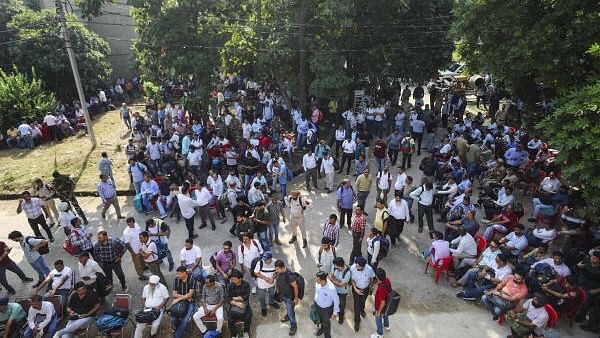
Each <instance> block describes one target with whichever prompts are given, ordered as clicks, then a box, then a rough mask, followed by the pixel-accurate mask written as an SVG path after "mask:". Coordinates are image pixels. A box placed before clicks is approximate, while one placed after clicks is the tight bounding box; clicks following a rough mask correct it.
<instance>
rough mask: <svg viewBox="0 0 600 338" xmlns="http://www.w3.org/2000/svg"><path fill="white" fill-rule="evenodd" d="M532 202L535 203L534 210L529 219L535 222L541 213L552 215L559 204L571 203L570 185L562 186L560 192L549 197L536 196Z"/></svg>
mask: <svg viewBox="0 0 600 338" xmlns="http://www.w3.org/2000/svg"><path fill="white" fill-rule="evenodd" d="M531 203H532V205H533V209H532V210H533V212H532V214H531V218H529V219H528V221H530V222H535V221H536V218H537V217H538V215H539V214H540V213H541V214H542V215H545V216H551V215H553V214H554V212H555V211H556V210H557V208H558V207H559V206H561V205H566V204H568V203H569V187H567V186H561V187H560V188H558V192H556V193H554V194H552V196H551V197H549V198H548V197H534V198H533V199H532V200H531Z"/></svg>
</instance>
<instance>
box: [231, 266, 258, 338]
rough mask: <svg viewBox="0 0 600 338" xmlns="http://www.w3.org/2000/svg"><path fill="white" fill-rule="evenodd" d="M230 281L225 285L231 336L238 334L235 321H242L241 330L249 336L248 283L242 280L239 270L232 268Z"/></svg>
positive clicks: (250, 322) (250, 312) (250, 323)
mask: <svg viewBox="0 0 600 338" xmlns="http://www.w3.org/2000/svg"><path fill="white" fill-rule="evenodd" d="M229 281H230V283H229V286H228V287H227V303H229V305H230V308H229V332H230V334H231V336H232V337H235V336H236V335H238V336H239V334H240V333H241V332H238V328H237V326H236V323H237V322H239V321H243V322H244V329H243V332H244V334H245V337H249V332H250V326H251V325H252V309H251V307H250V303H249V298H250V284H248V282H246V281H245V280H243V274H242V272H241V271H239V270H236V269H233V271H232V272H231V278H230V279H229Z"/></svg>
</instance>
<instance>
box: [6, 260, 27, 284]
mask: <svg viewBox="0 0 600 338" xmlns="http://www.w3.org/2000/svg"><path fill="white" fill-rule="evenodd" d="M6 270H8V271H12V272H14V273H15V274H16V275H17V276H19V278H20V279H21V281H24V280H25V278H27V276H25V273H24V272H23V270H21V268H19V266H18V265H17V263H15V262H13V261H12V260H10V259H9V261H8V264H6V265H5V266H2V267H0V284H1V285H2V286H3V287H4V288H5V289H6V290H9V291H10V290H12V291H14V290H15V289H14V288H13V287H12V286H11V285H10V284H8V281H7V280H6Z"/></svg>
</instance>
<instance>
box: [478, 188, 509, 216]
mask: <svg viewBox="0 0 600 338" xmlns="http://www.w3.org/2000/svg"><path fill="white" fill-rule="evenodd" d="M513 201H514V196H513V188H511V187H507V188H505V189H504V195H500V194H498V198H497V199H496V200H492V201H487V202H485V201H484V203H483V208H484V210H485V216H486V218H487V219H492V218H493V217H494V216H496V215H497V214H499V213H501V212H502V210H503V209H504V208H506V206H507V205H509V204H512V203H513Z"/></svg>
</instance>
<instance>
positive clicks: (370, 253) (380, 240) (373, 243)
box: [367, 228, 390, 270]
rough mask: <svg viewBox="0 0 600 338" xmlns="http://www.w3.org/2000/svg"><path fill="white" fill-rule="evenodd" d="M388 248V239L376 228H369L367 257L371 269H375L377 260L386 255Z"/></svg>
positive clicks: (377, 263)
mask: <svg viewBox="0 0 600 338" xmlns="http://www.w3.org/2000/svg"><path fill="white" fill-rule="evenodd" d="M389 249H390V242H388V239H387V238H386V237H384V236H382V235H381V232H379V230H377V228H371V231H370V232H369V237H368V238H367V259H368V261H369V265H371V267H372V268H373V270H375V269H377V266H378V265H379V261H380V260H381V259H382V258H383V257H385V256H386V255H387V253H388V250H389Z"/></svg>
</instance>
